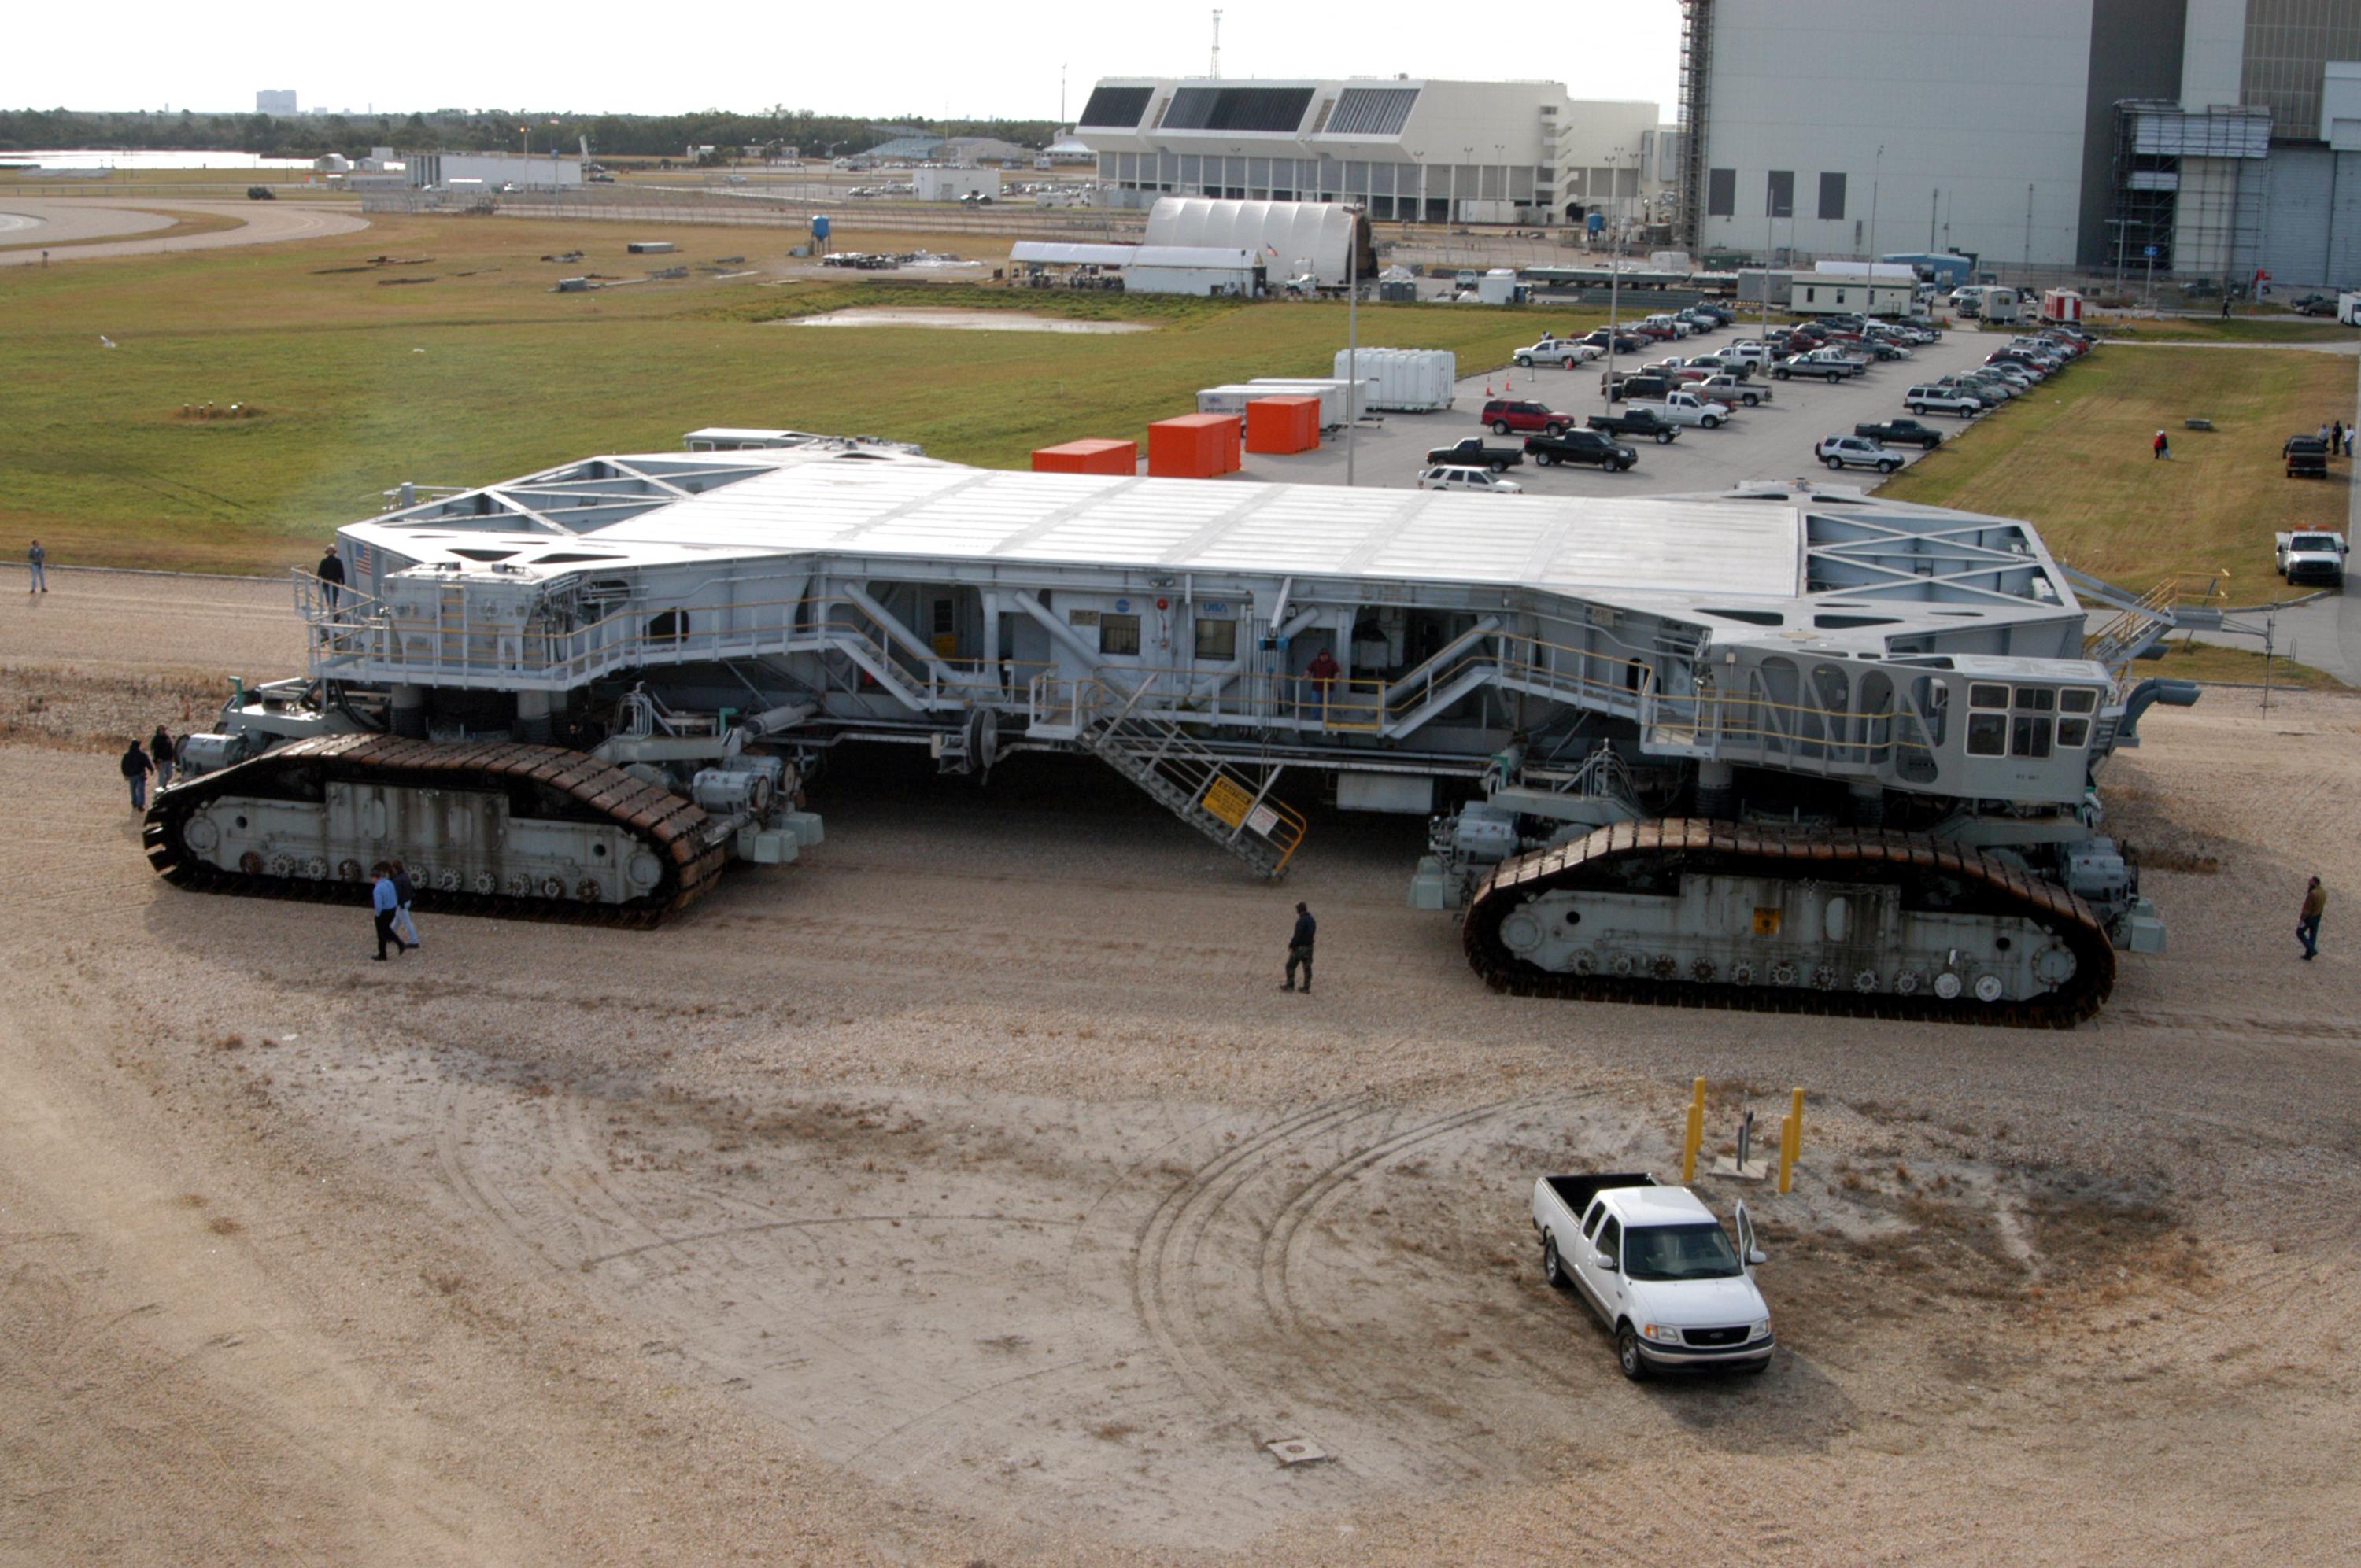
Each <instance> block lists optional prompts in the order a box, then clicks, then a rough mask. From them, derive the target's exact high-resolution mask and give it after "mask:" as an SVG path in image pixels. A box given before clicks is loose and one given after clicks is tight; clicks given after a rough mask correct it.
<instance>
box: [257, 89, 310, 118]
mask: <svg viewBox="0 0 2361 1568" xmlns="http://www.w3.org/2000/svg"><path fill="white" fill-rule="evenodd" d="M254 112H255V113H256V114H258V115H293V114H300V113H301V112H302V111H301V110H299V109H297V108H296V107H295V89H293V88H292V87H266V88H264V89H262V91H260V92H259V93H256V94H255V95H254Z"/></svg>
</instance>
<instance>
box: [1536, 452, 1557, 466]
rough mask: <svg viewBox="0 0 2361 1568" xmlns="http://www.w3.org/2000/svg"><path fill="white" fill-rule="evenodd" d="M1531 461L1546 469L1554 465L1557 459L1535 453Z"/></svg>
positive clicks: (1546, 454)
mask: <svg viewBox="0 0 2361 1568" xmlns="http://www.w3.org/2000/svg"><path fill="white" fill-rule="evenodd" d="M1533 461H1534V462H1536V463H1538V464H1540V465H1541V466H1543V467H1544V468H1547V467H1550V466H1553V465H1554V464H1555V463H1556V462H1557V459H1556V458H1555V457H1553V456H1551V455H1549V454H1548V453H1546V452H1536V453H1534V454H1533Z"/></svg>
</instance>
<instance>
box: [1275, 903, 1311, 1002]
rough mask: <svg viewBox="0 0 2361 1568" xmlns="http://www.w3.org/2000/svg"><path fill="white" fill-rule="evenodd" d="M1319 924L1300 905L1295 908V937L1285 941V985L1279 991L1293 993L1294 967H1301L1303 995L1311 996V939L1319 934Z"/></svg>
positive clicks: (1309, 912) (1307, 910) (1308, 911)
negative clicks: (1299, 965)
mask: <svg viewBox="0 0 2361 1568" xmlns="http://www.w3.org/2000/svg"><path fill="white" fill-rule="evenodd" d="M1319 930H1320V922H1319V921H1317V920H1314V919H1313V918H1312V911H1311V910H1310V909H1308V908H1306V907H1304V906H1303V905H1301V904H1299V905H1296V906H1295V935H1293V936H1291V937H1290V938H1288V939H1287V983H1286V984H1285V985H1282V986H1280V987H1279V990H1281V991H1293V990H1295V989H1296V985H1295V966H1296V965H1298V964H1301V965H1302V966H1303V987H1302V989H1303V994H1304V995H1306V996H1309V995H1311V994H1312V938H1313V937H1314V936H1316V935H1317V934H1318V933H1319Z"/></svg>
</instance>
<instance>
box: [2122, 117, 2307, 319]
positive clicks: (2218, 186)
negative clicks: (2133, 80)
mask: <svg viewBox="0 0 2361 1568" xmlns="http://www.w3.org/2000/svg"><path fill="white" fill-rule="evenodd" d="M2270 142H2271V116H2270V111H2269V110H2268V109H2256V108H2243V107H2237V106H2217V107H2214V108H2209V109H2194V110H2192V109H2184V108H2182V107H2181V106H2180V104H2176V103H2173V102H2171V101H2170V100H2166V99H2140V98H2128V99H2125V100H2123V101H2121V102H2119V103H2117V104H2115V138H2114V175H2113V181H2112V185H2113V200H2112V202H2111V203H2110V205H2111V206H2112V207H2113V209H2114V211H2113V214H2112V215H2111V216H2110V217H2109V218H2108V220H2107V221H2108V225H2109V227H2110V229H2111V230H2112V231H2113V233H2112V236H2111V237H2112V239H2113V244H2112V246H2111V247H2110V249H2111V251H2112V253H2113V254H2112V255H2111V256H2110V257H2109V258H2108V259H2109V261H2110V262H2111V263H2112V265H2113V266H2114V271H2115V276H2116V279H2117V281H2118V284H2119V285H2120V284H2121V282H2122V281H2123V280H2125V278H2126V277H2135V278H2136V277H2145V276H2147V273H2148V272H2149V271H2150V270H2151V269H2152V270H2153V271H2154V272H2155V273H2156V274H2158V275H2162V276H2169V277H2171V278H2173V279H2174V280H2176V281H2179V282H2180V283H2183V284H2186V283H2188V282H2190V281H2191V280H2198V279H2206V280H2214V281H2217V282H2218V283H2219V284H2220V285H2221V286H2222V287H2223V288H2224V289H2235V288H2237V287H2239V286H2242V285H2244V284H2245V283H2246V282H2247V281H2248V280H2251V279H2252V278H2253V276H2254V273H2255V269H2257V267H2259V266H2260V265H2261V263H2262V252H2263V211H2264V205H2265V198H2266V196H2267V195H2268V190H2269V171H2270V161H2269V159H2270Z"/></svg>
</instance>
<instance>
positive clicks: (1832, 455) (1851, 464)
mask: <svg viewBox="0 0 2361 1568" xmlns="http://www.w3.org/2000/svg"><path fill="white" fill-rule="evenodd" d="M1812 455H1813V456H1815V457H1817V458H1818V459H1819V460H1820V461H1821V462H1823V463H1825V464H1827V465H1828V466H1829V467H1831V468H1874V469H1876V470H1877V471H1878V472H1879V473H1881V474H1891V473H1893V472H1894V470H1895V469H1896V468H1899V467H1901V466H1902V454H1900V453H1899V452H1888V451H1887V450H1886V449H1885V448H1884V447H1883V446H1881V445H1879V444H1877V443H1876V442H1874V441H1872V440H1870V439H1869V438H1868V437H1867V436H1865V435H1830V436H1826V437H1823V438H1822V440H1821V442H1820V444H1818V445H1817V446H1815V447H1813V448H1812Z"/></svg>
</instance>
